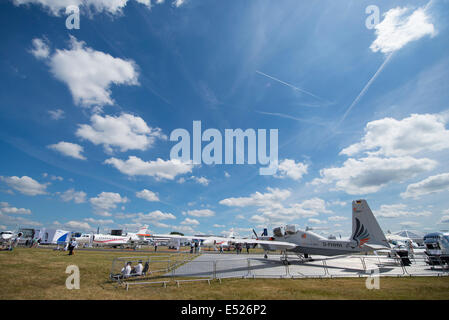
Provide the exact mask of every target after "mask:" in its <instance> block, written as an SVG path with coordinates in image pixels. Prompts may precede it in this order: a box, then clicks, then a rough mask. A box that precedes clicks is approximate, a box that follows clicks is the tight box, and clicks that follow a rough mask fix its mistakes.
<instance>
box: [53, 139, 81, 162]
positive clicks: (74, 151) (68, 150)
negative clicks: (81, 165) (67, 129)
mask: <svg viewBox="0 0 449 320" xmlns="http://www.w3.org/2000/svg"><path fill="white" fill-rule="evenodd" d="M47 147H48V148H49V149H52V150H55V151H57V152H59V153H61V154H63V155H65V156H68V157H72V158H75V159H80V160H86V157H84V156H83V155H82V152H83V151H84V148H83V147H82V146H80V145H79V144H76V143H70V142H65V141H61V142H58V143H56V144H51V145H49V146H47Z"/></svg>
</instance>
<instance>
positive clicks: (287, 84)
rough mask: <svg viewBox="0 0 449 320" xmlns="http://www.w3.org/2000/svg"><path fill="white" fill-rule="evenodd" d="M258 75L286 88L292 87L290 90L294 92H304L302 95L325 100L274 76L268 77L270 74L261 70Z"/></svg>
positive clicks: (257, 71)
mask: <svg viewBox="0 0 449 320" xmlns="http://www.w3.org/2000/svg"><path fill="white" fill-rule="evenodd" d="M256 73H258V74H260V75H263V76H265V77H267V78H270V79H272V80H274V81H277V82H279V83H282V84H283V85H286V86H288V87H290V88H292V89H294V90H297V91H300V92H302V93H305V94H308V95H309V96H312V97H314V98H317V99H319V100H323V99H322V98H320V97H318V96H316V95H314V94H313V93H310V92H308V91H306V90H304V89H301V88H298V87H295V86H294V85H291V84H290V83H287V82H285V81H282V80H279V79H278V78H275V77H272V76H270V75H268V74H266V73H263V72H261V71H259V70H256Z"/></svg>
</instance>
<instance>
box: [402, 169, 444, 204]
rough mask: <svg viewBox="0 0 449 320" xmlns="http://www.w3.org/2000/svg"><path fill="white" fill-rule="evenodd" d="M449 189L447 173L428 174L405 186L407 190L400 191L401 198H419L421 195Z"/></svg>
mask: <svg viewBox="0 0 449 320" xmlns="http://www.w3.org/2000/svg"><path fill="white" fill-rule="evenodd" d="M443 191H449V173H442V174H437V175H434V176H430V177H428V178H426V179H424V180H422V181H419V182H417V183H412V184H409V185H408V186H407V190H406V191H405V192H403V193H401V197H402V198H419V197H421V196H423V195H427V194H431V193H438V192H443Z"/></svg>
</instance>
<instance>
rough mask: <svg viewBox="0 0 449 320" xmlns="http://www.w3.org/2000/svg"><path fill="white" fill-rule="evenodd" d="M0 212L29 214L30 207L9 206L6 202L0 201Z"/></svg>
mask: <svg viewBox="0 0 449 320" xmlns="http://www.w3.org/2000/svg"><path fill="white" fill-rule="evenodd" d="M0 212H1V213H5V214H31V210H30V209H25V208H16V207H11V206H10V205H9V203H8V202H0Z"/></svg>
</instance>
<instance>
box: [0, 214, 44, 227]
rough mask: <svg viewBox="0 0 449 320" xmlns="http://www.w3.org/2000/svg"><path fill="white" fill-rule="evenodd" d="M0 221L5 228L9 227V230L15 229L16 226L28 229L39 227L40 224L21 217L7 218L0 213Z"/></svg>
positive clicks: (7, 216)
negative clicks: (27, 227)
mask: <svg viewBox="0 0 449 320" xmlns="http://www.w3.org/2000/svg"><path fill="white" fill-rule="evenodd" d="M0 221H1V222H2V223H3V224H5V225H6V226H10V227H11V228H15V227H17V225H20V226H29V227H41V226H42V224H41V223H40V222H37V221H33V220H30V219H27V218H24V217H21V216H16V215H14V216H9V215H6V214H3V213H2V212H0Z"/></svg>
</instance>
